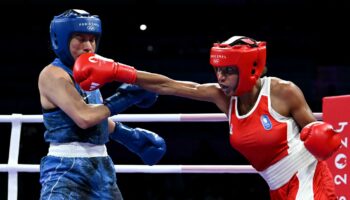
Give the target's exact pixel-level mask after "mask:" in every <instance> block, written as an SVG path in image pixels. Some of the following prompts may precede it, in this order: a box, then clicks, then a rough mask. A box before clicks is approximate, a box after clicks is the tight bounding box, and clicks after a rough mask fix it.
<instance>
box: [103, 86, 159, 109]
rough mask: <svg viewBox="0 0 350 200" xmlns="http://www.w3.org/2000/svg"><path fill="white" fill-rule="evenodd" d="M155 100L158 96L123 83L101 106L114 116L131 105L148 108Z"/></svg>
mask: <svg viewBox="0 0 350 200" xmlns="http://www.w3.org/2000/svg"><path fill="white" fill-rule="evenodd" d="M157 98H158V95H157V94H155V93H153V92H149V91H147V90H144V89H142V88H141V87H139V86H137V85H131V84H126V83H124V84H122V85H121V86H120V87H119V88H118V89H117V93H115V94H114V95H112V96H110V97H108V98H107V99H105V100H104V102H103V104H104V105H105V106H107V107H108V108H109V110H110V112H111V115H116V114H118V113H121V112H123V111H124V110H126V109H127V108H129V107H130V106H132V105H136V106H138V107H141V108H148V107H150V106H152V105H153V104H154V103H155V102H156V101H157Z"/></svg>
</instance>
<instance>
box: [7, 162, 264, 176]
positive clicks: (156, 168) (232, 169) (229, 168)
mask: <svg viewBox="0 0 350 200" xmlns="http://www.w3.org/2000/svg"><path fill="white" fill-rule="evenodd" d="M114 167H115V170H116V172H117V173H154V174H157V173H215V174H217V173H235V174H239V173H257V172H256V170H255V169H254V168H253V167H252V166H250V165H153V166H148V165H115V166H114ZM39 170H40V168H39V165H31V164H17V165H10V164H9V165H7V164H0V172H39Z"/></svg>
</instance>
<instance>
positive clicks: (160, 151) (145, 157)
mask: <svg viewBox="0 0 350 200" xmlns="http://www.w3.org/2000/svg"><path fill="white" fill-rule="evenodd" d="M110 138H111V139H113V140H115V141H117V142H119V143H121V144H123V145H124V146H125V147H127V148H128V149H129V150H130V151H132V152H134V153H136V154H137V155H138V156H139V157H140V158H141V159H142V161H143V162H144V163H145V164H146V165H155V164H157V163H158V161H159V160H160V159H161V158H162V157H163V156H164V154H165V152H166V144H165V141H164V139H163V138H161V137H160V136H158V135H157V134H156V133H154V132H152V131H148V130H145V129H142V128H130V127H128V126H126V125H124V124H122V123H120V122H117V123H116V124H115V129H114V132H113V133H111V134H110Z"/></svg>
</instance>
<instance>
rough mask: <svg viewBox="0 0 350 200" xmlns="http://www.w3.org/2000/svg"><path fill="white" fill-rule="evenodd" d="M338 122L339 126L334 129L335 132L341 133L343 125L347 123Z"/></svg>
mask: <svg viewBox="0 0 350 200" xmlns="http://www.w3.org/2000/svg"><path fill="white" fill-rule="evenodd" d="M338 124H339V126H340V128H338V129H335V130H334V131H335V132H337V133H341V132H343V130H344V128H345V126H346V125H348V122H339V123H338Z"/></svg>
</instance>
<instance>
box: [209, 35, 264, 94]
mask: <svg viewBox="0 0 350 200" xmlns="http://www.w3.org/2000/svg"><path fill="white" fill-rule="evenodd" d="M210 64H211V65H212V66H213V67H214V68H217V67H228V66H234V67H237V69H238V73H239V75H238V77H239V79H238V85H237V88H236V91H235V95H236V96H239V95H241V94H243V93H245V92H249V91H251V90H252V89H253V87H254V85H255V83H256V81H257V80H258V79H259V77H260V76H261V74H262V72H263V70H264V67H265V64H266V42H260V41H256V40H254V39H252V38H248V37H245V36H233V37H231V38H230V39H228V40H227V41H225V42H223V43H214V45H213V47H212V48H211V51H210Z"/></svg>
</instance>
